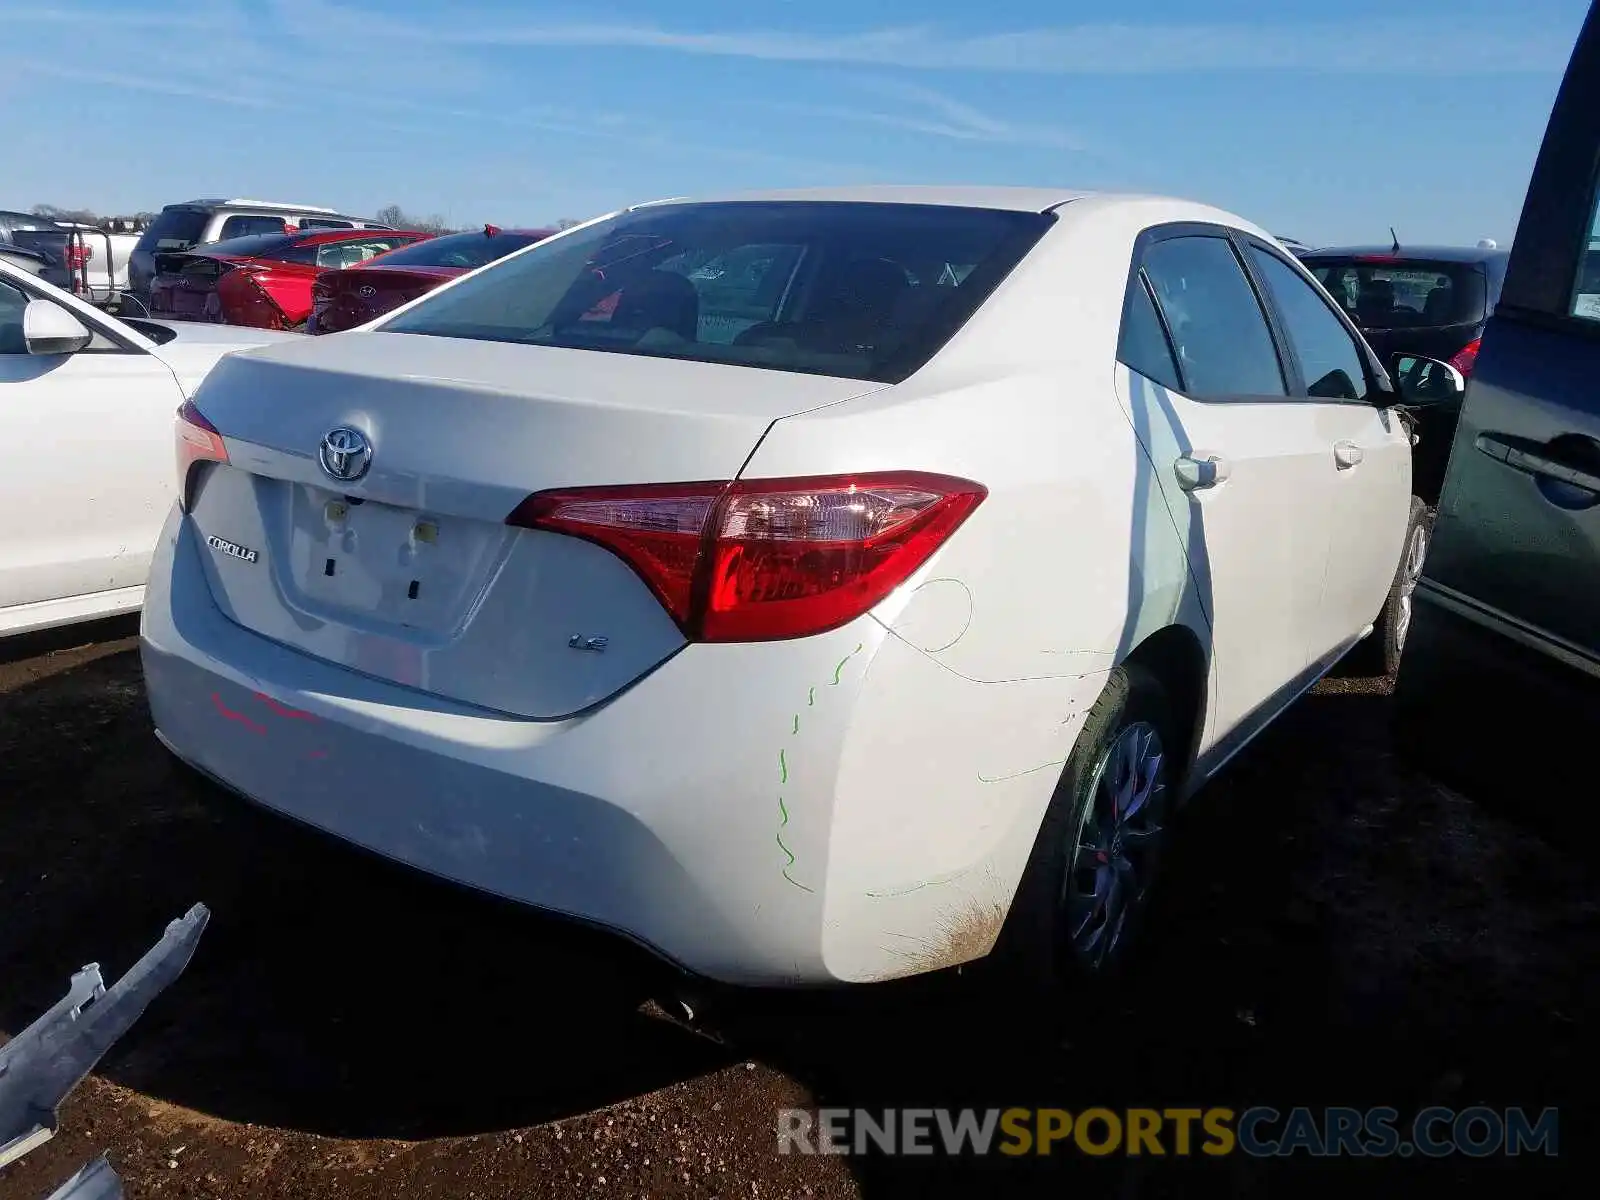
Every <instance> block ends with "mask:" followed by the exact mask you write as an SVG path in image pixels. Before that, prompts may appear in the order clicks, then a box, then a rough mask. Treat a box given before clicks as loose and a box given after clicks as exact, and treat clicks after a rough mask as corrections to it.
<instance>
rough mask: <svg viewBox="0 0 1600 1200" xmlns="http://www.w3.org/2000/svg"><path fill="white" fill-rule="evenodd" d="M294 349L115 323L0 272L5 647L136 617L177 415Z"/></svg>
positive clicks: (212, 333)
mask: <svg viewBox="0 0 1600 1200" xmlns="http://www.w3.org/2000/svg"><path fill="white" fill-rule="evenodd" d="M293 336H294V335H292V334H275V333H271V332H268V331H266V330H259V329H238V328H234V327H231V326H221V325H204V326H202V325H176V324H174V325H170V326H169V325H163V324H160V323H159V322H155V321H119V320H117V319H116V318H115V317H112V316H109V315H108V314H106V313H103V312H100V311H99V310H97V309H95V308H93V307H92V306H90V305H88V304H86V303H84V302H83V301H82V300H80V299H79V298H77V297H75V296H70V295H68V294H67V293H66V292H63V291H62V290H61V289H59V288H56V287H53V286H52V285H50V284H48V283H46V282H44V281H43V280H42V279H39V278H36V277H35V276H34V275H33V274H32V273H31V272H27V271H23V270H21V269H20V268H17V267H14V266H12V265H10V264H9V263H6V262H3V261H0V508H3V510H4V511H5V512H7V513H9V514H11V518H10V520H8V521H7V522H6V524H5V527H4V530H3V532H0V637H5V636H7V635H9V634H17V633H26V632H29V631H30V630H35V629H44V628H48V627H50V626H55V625H66V624H71V623H73V622H75V621H84V620H90V619H93V618H96V617H107V616H114V615H116V614H117V613H122V612H128V611H131V610H133V609H136V608H138V607H139V605H140V603H141V601H142V599H143V596H144V584H145V578H146V576H147V575H148V574H149V570H150V558H151V554H152V553H153V551H154V549H155V544H156V537H157V535H158V534H159V533H160V531H161V523H162V521H163V520H165V518H166V515H167V512H168V511H169V510H170V509H171V507H172V499H173V480H172V429H173V420H174V414H175V413H176V412H177V409H178V406H179V405H181V404H182V403H183V402H184V400H185V399H186V398H187V397H188V396H189V394H190V393H191V392H193V390H194V388H195V387H196V386H197V385H198V384H199V382H200V380H201V379H202V378H203V377H204V376H205V374H206V372H207V371H209V370H210V369H211V368H212V367H213V366H215V365H216V363H217V360H218V359H220V358H221V357H222V356H223V355H224V354H227V353H228V352H229V351H231V350H237V349H240V348H242V347H245V346H259V345H264V344H266V343H267V342H271V341H277V340H282V339H284V338H291V339H292V338H293Z"/></svg>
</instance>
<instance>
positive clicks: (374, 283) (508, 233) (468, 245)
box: [306, 225, 556, 333]
mask: <svg viewBox="0 0 1600 1200" xmlns="http://www.w3.org/2000/svg"><path fill="white" fill-rule="evenodd" d="M555 232H556V231H555V230H554V229H500V228H498V227H496V226H494V225H485V226H484V227H483V229H482V230H474V231H473V232H471V233H447V234H445V235H443V236H442V237H436V238H433V239H431V240H429V241H428V242H426V243H424V244H422V245H418V246H406V247H403V248H401V249H399V250H394V251H391V252H390V253H388V254H385V255H383V256H382V257H381V258H375V259H373V260H372V261H371V262H365V263H362V264H361V265H360V266H359V267H353V268H349V269H346V270H343V271H339V272H331V271H330V272H328V273H327V274H325V275H323V276H321V277H320V278H318V280H317V283H316V286H315V287H314V288H313V289H312V295H313V310H314V311H313V312H312V314H311V319H310V320H309V321H308V322H306V332H307V333H338V332H340V331H342V330H345V329H354V328H355V327H356V326H357V325H365V324H366V323H367V322H368V321H371V320H373V319H374V318H376V317H381V316H382V315H383V314H384V313H386V312H388V311H389V310H390V309H395V308H399V307H400V306H401V305H402V304H404V303H406V301H408V300H415V299H416V298H417V297H418V296H420V295H422V294H423V293H424V292H431V291H432V290H433V289H434V288H436V287H438V286H439V285H440V284H442V283H444V282H446V281H447V280H450V279H454V278H455V277H456V276H457V275H462V274H465V273H466V272H468V271H473V270H476V269H477V268H479V267H483V266H487V265H488V264H489V263H492V262H494V261H495V260H496V259H498V258H504V257H505V256H506V255H508V254H510V253H511V252H512V251H514V250H521V249H522V248H523V247H524V246H531V245H533V244H534V243H535V242H542V241H543V240H544V239H545V238H547V237H549V236H550V235H551V234H553V233H555Z"/></svg>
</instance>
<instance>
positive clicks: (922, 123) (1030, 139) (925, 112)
mask: <svg viewBox="0 0 1600 1200" xmlns="http://www.w3.org/2000/svg"><path fill="white" fill-rule="evenodd" d="M858 86H859V87H861V88H863V89H865V90H867V91H870V92H874V93H876V94H877V95H878V96H879V97H880V98H882V99H884V100H889V101H895V102H898V103H901V104H904V105H907V106H909V107H911V108H913V109H920V110H922V111H921V112H919V113H913V114H905V113H886V112H877V111H870V110H856V109H849V108H844V107H839V108H835V109H832V110H830V111H831V112H832V114H833V115H835V116H838V117H841V118H843V119H845V120H857V121H868V122H871V123H873V124H877V125H886V126H890V127H893V128H899V129H905V130H908V131H911V132H915V133H926V134H931V135H933V136H935V137H945V138H953V139H955V140H957V141H969V142H997V143H1005V144H1010V145H1025V146H1045V147H1049V148H1051V149H1056V150H1086V149H1088V146H1087V144H1086V143H1085V141H1084V140H1083V139H1082V138H1081V137H1079V136H1078V135H1077V134H1075V133H1071V132H1069V131H1067V130H1064V129H1057V128H1054V127H1051V126H1047V125H1037V124H1034V123H1032V122H1019V121H1013V120H1007V119H1005V118H1003V117H998V116H995V115H994V114H992V113H987V112H984V111H982V110H981V109H979V108H977V107H975V106H973V105H971V104H968V103H967V102H965V101H963V100H958V99H956V98H955V97H954V96H950V95H946V94H945V93H944V92H940V91H936V90H934V89H933V88H930V87H923V86H922V85H921V84H915V83H909V82H905V81H903V80H898V79H880V78H867V79H861V80H859V81H858Z"/></svg>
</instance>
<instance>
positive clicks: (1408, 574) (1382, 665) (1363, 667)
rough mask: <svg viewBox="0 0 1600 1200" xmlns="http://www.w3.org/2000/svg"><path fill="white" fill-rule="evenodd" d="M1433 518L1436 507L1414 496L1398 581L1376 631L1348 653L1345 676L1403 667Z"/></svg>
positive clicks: (1391, 671)
mask: <svg viewBox="0 0 1600 1200" xmlns="http://www.w3.org/2000/svg"><path fill="white" fill-rule="evenodd" d="M1433 517H1434V510H1433V509H1432V508H1430V507H1429V506H1428V505H1427V504H1425V503H1424V502H1423V501H1422V500H1421V499H1420V498H1419V497H1417V496H1413V497H1411V518H1410V520H1409V521H1407V522H1406V538H1405V541H1404V542H1402V543H1401V546H1400V562H1399V565H1398V566H1396V567H1395V572H1394V582H1393V583H1391V584H1390V585H1389V596H1388V599H1386V600H1385V601H1384V602H1383V611H1381V612H1380V613H1379V614H1378V619H1377V620H1376V621H1375V622H1373V629H1372V632H1371V633H1369V634H1368V635H1367V636H1366V637H1364V638H1362V639H1361V641H1359V642H1357V643H1356V645H1355V647H1354V648H1353V649H1352V650H1351V651H1350V653H1349V654H1347V655H1346V656H1345V660H1344V663H1343V664H1341V670H1340V672H1339V673H1340V674H1341V675H1364V676H1369V677H1370V676H1383V675H1393V674H1394V673H1395V672H1396V671H1398V670H1399V669H1400V652H1401V651H1402V650H1403V649H1404V648H1405V641H1406V632H1407V629H1408V628H1409V623H1410V609H1411V596H1412V593H1413V592H1415V591H1416V587H1417V579H1418V578H1419V577H1420V576H1421V574H1422V562H1423V559H1424V558H1426V556H1427V550H1428V542H1429V541H1430V540H1431V539H1432V537H1433ZM1419 539H1420V548H1419V546H1418V540H1419ZM1413 551H1416V553H1415V554H1414V553H1413Z"/></svg>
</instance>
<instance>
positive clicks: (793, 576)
mask: <svg viewBox="0 0 1600 1200" xmlns="http://www.w3.org/2000/svg"><path fill="white" fill-rule="evenodd" d="M988 494H989V493H988V490H987V489H986V488H984V487H983V486H982V485H981V484H976V483H973V482H971V481H970V480H966V479H954V478H951V477H950V476H947V475H930V474H924V473H922V472H916V471H890V472H884V473H881V474H873V475H850V476H838V475H832V476H812V477H804V478H795V479H747V480H735V481H734V482H732V483H678V484H660V485H655V486H644V487H601V488H572V489H569V490H562V491H552V492H537V493H535V494H534V495H532V496H529V497H528V498H527V499H526V500H524V501H523V502H522V503H521V504H519V505H518V506H517V508H516V509H515V511H513V512H512V513H511V515H510V516H509V517H507V518H506V522H507V524H510V525H518V526H521V527H523V528H525V529H543V530H549V531H551V532H554V533H566V534H571V535H573V536H576V537H581V538H585V539H587V540H588V541H591V542H595V543H597V544H599V545H601V546H604V547H605V548H606V549H608V550H610V551H612V552H613V553H614V554H616V555H618V556H619V557H621V558H622V559H623V560H624V561H625V562H627V563H628V565H629V566H631V567H632V568H633V569H634V570H635V571H636V572H638V574H639V576H640V578H642V579H643V580H644V581H645V583H647V584H648V585H649V586H650V589H651V590H652V591H653V592H654V593H655V594H656V596H657V598H658V599H660V601H661V603H662V604H663V605H665V606H666V609H667V611H668V612H669V613H671V614H672V617H673V620H675V621H676V622H677V623H678V626H679V628H681V629H682V630H683V632H684V635H685V636H686V637H688V638H689V639H690V640H691V641H699V642H755V641H771V640H774V639H778V638H792V637H804V636H806V635H808V634H813V633H822V632H825V631H826V630H829V629H834V628H837V627H838V626H840V625H843V624H845V623H847V622H849V621H851V620H854V619H855V618H856V617H858V616H860V615H861V614H862V613H864V612H866V611H867V610H868V609H870V608H872V607H873V606H874V605H875V604H877V603H878V602H879V601H880V600H882V599H883V598H884V597H885V596H887V595H888V594H889V593H890V592H892V591H894V589H895V588H897V587H899V586H900V584H902V583H904V582H905V580H906V579H907V578H908V577H909V576H910V575H911V573H912V572H913V571H915V570H916V569H917V568H918V567H920V566H921V565H922V564H923V563H925V562H926V561H927V560H928V558H929V557H930V556H931V555H932V554H933V552H934V551H935V550H937V549H938V548H939V547H940V546H941V545H942V544H943V543H944V542H945V540H946V539H947V538H948V537H949V536H950V535H951V534H952V533H954V532H955V531H956V529H957V528H959V527H960V525H961V523H962V522H963V521H965V520H966V519H967V517H968V516H970V515H971V513H972V510H973V509H975V508H976V507H977V506H978V505H979V504H980V503H981V502H982V501H983V499H984V497H985V496H987V495H988Z"/></svg>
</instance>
